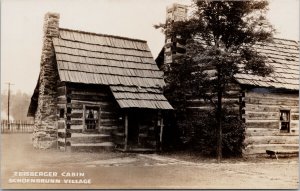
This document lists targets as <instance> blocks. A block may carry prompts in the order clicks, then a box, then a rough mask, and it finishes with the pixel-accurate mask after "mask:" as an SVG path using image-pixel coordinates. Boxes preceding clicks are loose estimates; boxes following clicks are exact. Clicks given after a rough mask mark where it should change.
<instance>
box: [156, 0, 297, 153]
mask: <svg viewBox="0 0 300 191" xmlns="http://www.w3.org/2000/svg"><path fill="white" fill-rule="evenodd" d="M186 18H187V7H186V6H184V5H180V4H173V5H172V6H170V7H168V8H167V21H166V22H170V21H179V20H184V19H186ZM256 48H257V51H258V52H259V53H260V54H262V55H264V56H266V57H267V60H266V64H267V65H270V66H272V67H273V69H274V72H273V73H272V74H270V75H269V76H267V77H260V76H255V75H251V74H237V75H236V76H235V78H234V79H233V81H232V83H231V84H230V85H229V86H230V87H228V91H227V94H226V95H225V98H224V102H225V103H224V104H230V105H231V106H232V107H234V108H237V109H236V111H237V115H239V116H240V117H241V118H242V119H243V121H244V123H245V125H246V132H245V134H246V138H245V146H246V148H245V150H244V154H245V155H248V156H249V155H256V154H263V153H266V150H271V151H280V152H282V153H284V152H285V151H286V152H287V153H293V152H298V148H299V42H297V41H293V40H287V39H279V38H275V39H274V42H273V43H269V44H267V45H256ZM183 49H184V47H183V45H181V44H180V37H175V38H174V37H169V36H168V35H166V40H165V46H164V48H163V49H162V51H161V52H160V53H159V55H158V57H157V58H156V62H157V64H158V67H159V68H160V69H161V70H162V71H165V70H166V68H168V67H167V66H168V65H170V64H172V62H173V61H174V58H175V57H176V56H178V55H181V54H183V53H184V50H183ZM188 108H189V109H190V112H191V115H195V117H197V115H201V112H203V110H205V109H209V108H211V107H208V106H207V103H205V102H204V100H203V99H201V98H198V97H190V99H189V107H188Z"/></svg>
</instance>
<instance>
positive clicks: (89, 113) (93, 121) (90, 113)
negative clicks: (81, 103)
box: [84, 106, 100, 130]
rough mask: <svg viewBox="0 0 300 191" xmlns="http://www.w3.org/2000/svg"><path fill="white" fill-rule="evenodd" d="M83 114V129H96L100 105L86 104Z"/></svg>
mask: <svg viewBox="0 0 300 191" xmlns="http://www.w3.org/2000/svg"><path fill="white" fill-rule="evenodd" d="M84 116H85V117H84V123H85V129H86V130H95V129H97V127H98V126H99V123H100V121H99V120H100V107H95V106H86V107H85V113H84Z"/></svg>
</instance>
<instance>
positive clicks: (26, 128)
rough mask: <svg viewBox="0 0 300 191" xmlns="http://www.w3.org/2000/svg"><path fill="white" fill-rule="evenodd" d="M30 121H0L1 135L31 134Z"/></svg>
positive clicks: (31, 125)
mask: <svg viewBox="0 0 300 191" xmlns="http://www.w3.org/2000/svg"><path fill="white" fill-rule="evenodd" d="M32 132H33V122H32V121H8V120H2V121H1V133H32Z"/></svg>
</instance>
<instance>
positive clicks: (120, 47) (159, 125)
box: [28, 13, 173, 151]
mask: <svg viewBox="0 0 300 191" xmlns="http://www.w3.org/2000/svg"><path fill="white" fill-rule="evenodd" d="M59 17H60V16H59V14H56V13H47V14H46V15H45V18H44V37H43V49H42V56H41V65H40V73H39V77H38V82H37V85H36V87H35V90H34V93H33V95H32V98H31V103H30V106H29V109H28V116H32V117H34V124H35V130H34V134H33V145H34V147H35V148H40V149H47V148H52V147H57V148H59V149H62V150H71V151H73V150H85V151H86V150H95V149H96V150H112V149H118V150H121V151H156V150H158V149H160V148H161V147H160V145H161V143H162V141H163V140H162V137H163V136H162V134H163V126H164V115H165V114H166V113H167V112H168V111H170V110H172V109H173V108H172V106H171V105H170V104H169V103H168V101H167V100H166V98H165V97H164V96H163V94H162V87H163V86H164V85H165V84H164V80H163V72H161V71H160V70H159V68H158V67H157V65H156V63H155V61H154V59H153V57H152V54H151V52H150V50H149V47H148V45H147V42H146V41H143V40H138V39H131V38H125V37H119V36H112V35H104V34H96V33H90V32H84V31H77V30H70V29H64V28H60V27H59Z"/></svg>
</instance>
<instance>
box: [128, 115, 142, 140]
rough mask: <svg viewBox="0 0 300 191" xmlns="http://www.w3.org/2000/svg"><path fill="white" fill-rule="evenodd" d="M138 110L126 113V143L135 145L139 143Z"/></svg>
mask: <svg viewBox="0 0 300 191" xmlns="http://www.w3.org/2000/svg"><path fill="white" fill-rule="evenodd" d="M139 126H140V115H139V112H136V111H132V112H129V113H128V145H130V146H134V145H135V146H137V145H138V144H139V129H140V128H139Z"/></svg>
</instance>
